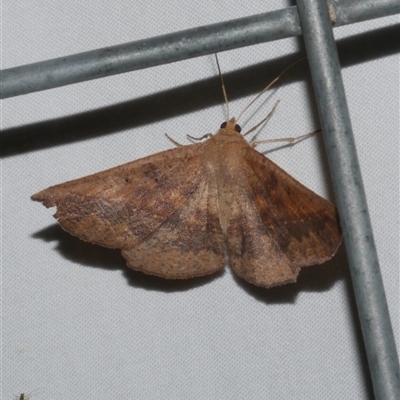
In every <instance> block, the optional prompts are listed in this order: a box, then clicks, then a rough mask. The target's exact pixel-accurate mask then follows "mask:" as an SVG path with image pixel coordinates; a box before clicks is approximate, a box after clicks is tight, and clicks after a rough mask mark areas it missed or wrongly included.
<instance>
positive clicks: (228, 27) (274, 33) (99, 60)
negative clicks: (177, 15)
mask: <svg viewBox="0 0 400 400" xmlns="http://www.w3.org/2000/svg"><path fill="white" fill-rule="evenodd" d="M366 4H368V5H367V6H366ZM332 7H333V8H332V11H333V16H334V17H333V18H334V21H336V22H335V25H334V26H335V27H336V26H341V25H345V24H351V23H354V22H360V21H364V20H366V19H371V18H378V17H382V16H386V15H392V14H396V13H399V12H400V3H399V2H398V0H381V1H379V2H374V1H373V0H369V1H365V0H357V1H352V2H349V1H348V0H340V1H339V0H335V1H333V2H332ZM300 34H301V29H300V23H299V18H298V13H297V8H296V7H289V8H286V9H283V10H277V11H272V12H268V13H264V14H259V15H254V16H251V17H246V18H241V19H236V20H232V21H228V22H221V23H217V24H213V25H208V26H203V27H198V28H194V29H188V30H185V31H180V32H176V33H171V34H168V35H163V36H157V37H153V38H150V39H145V40H141V41H136V42H130V43H125V44H121V45H117V46H112V47H106V48H103V49H98V50H92V51H87V52H84V53H79V54H74V55H70V56H66V57H60V58H56V59H52V60H47V61H41V62H37V63H33V64H27V65H23V66H19V67H14V68H9V69H4V70H3V71H1V78H0V79H1V87H0V98H1V99H5V98H8V97H13V96H19V95H22V94H27V93H32V92H37V91H40V90H46V89H51V88H55V87H59V86H65V85H70V84H73V83H78V82H83V81H86V80H91V79H97V78H102V77H106V76H111V75H115V74H120V73H123V72H128V71H134V70H138V69H142V68H147V67H152V66H156V65H161V64H166V63H171V62H175V61H179V60H183V59H188V58H193V57H199V56H203V55H206V54H212V53H218V52H222V51H226V50H231V49H235V48H239V47H245V46H249V45H254V44H258V43H262V42H268V41H273V40H278V39H283V38H287V37H292V36H298V35H300Z"/></svg>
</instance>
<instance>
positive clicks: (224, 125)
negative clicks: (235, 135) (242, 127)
mask: <svg viewBox="0 0 400 400" xmlns="http://www.w3.org/2000/svg"><path fill="white" fill-rule="evenodd" d="M226 125H227V122H226V121H225V122H223V123H222V124H221V127H220V128H221V129H224V128H226Z"/></svg>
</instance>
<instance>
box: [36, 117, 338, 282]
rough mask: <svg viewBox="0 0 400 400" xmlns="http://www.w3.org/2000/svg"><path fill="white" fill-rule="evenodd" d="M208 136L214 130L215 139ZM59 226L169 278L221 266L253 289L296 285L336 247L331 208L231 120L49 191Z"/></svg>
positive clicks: (44, 195)
mask: <svg viewBox="0 0 400 400" xmlns="http://www.w3.org/2000/svg"><path fill="white" fill-rule="evenodd" d="M210 136H211V135H210ZM32 200H35V201H40V202H42V203H43V204H44V205H45V206H46V207H54V206H55V207H57V212H56V214H55V215H54V217H55V218H56V219H57V220H58V222H59V223H60V224H61V226H62V227H63V228H64V229H65V230H66V231H68V232H69V233H71V234H72V235H74V236H77V237H79V238H80V239H83V240H85V241H88V242H91V243H95V244H98V245H101V246H105V247H110V248H119V249H121V250H122V255H123V256H124V258H125V259H126V261H127V264H128V266H129V267H130V268H132V269H134V270H140V271H143V272H145V273H146V274H152V275H157V276H161V277H164V278H169V279H186V278H192V277H196V276H202V275H207V274H211V273H214V272H216V271H219V270H221V269H223V268H224V267H225V262H226V256H227V258H228V260H229V264H230V265H231V267H232V268H233V270H234V272H235V273H236V274H237V275H238V276H240V277H241V278H243V279H245V280H246V281H248V282H251V283H252V284H254V285H257V286H263V287H271V286H275V285H282V284H285V283H289V282H295V281H296V278H297V275H298V273H299V271H300V269H301V268H302V267H306V266H309V265H313V264H321V263H323V262H325V261H327V260H329V259H330V258H331V257H332V256H333V255H334V254H335V252H336V250H337V248H338V246H339V244H340V241H341V233H340V227H339V222H338V217H337V211H336V208H335V206H334V205H333V204H332V203H330V202H329V201H327V200H325V199H323V198H322V197H320V196H318V195H317V194H315V193H313V192H312V191H311V190H309V189H307V188H306V187H305V186H303V185H302V184H301V183H299V182H298V181H296V180H295V179H294V178H292V177H291V176H290V175H288V174H287V173H286V172H285V171H283V170H282V169H281V168H279V167H278V166H277V165H276V164H274V163H273V162H272V161H270V160H269V159H268V158H266V157H265V156H264V155H262V154H261V153H259V152H258V151H256V150H255V149H254V148H253V147H252V146H250V145H249V144H248V143H247V141H246V140H245V139H244V138H243V136H242V135H241V134H240V127H239V126H238V125H236V120H235V118H231V119H230V120H229V121H227V122H226V123H224V124H222V125H221V128H220V129H219V130H218V132H217V133H216V134H215V135H214V136H211V137H210V138H209V139H208V140H206V141H205V142H202V143H197V144H192V145H187V146H180V147H177V148H174V149H171V150H167V151H163V152H161V153H157V154H154V155H151V156H148V157H145V158H142V159H139V160H136V161H133V162H130V163H128V164H124V165H121V166H118V167H115V168H111V169H109V170H106V171H103V172H99V173H96V174H93V175H89V176H86V177H83V178H80V179H76V180H73V181H70V182H66V183H62V184H59V185H56V186H52V187H49V188H48V189H45V190H43V191H41V192H39V193H37V194H35V195H33V196H32Z"/></svg>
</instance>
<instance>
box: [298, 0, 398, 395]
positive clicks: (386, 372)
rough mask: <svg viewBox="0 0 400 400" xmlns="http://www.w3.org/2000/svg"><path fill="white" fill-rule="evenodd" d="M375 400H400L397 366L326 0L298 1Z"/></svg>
mask: <svg viewBox="0 0 400 400" xmlns="http://www.w3.org/2000/svg"><path fill="white" fill-rule="evenodd" d="M297 5H298V12H299V16H300V23H301V27H302V31H303V37H304V42H305V45H306V50H307V54H308V59H309V63H310V67H311V73H312V79H313V85H314V90H315V95H316V98H317V104H318V111H319V115H320V119H321V124H322V130H323V134H324V141H325V146H326V149H327V153H328V162H329V166H330V170H331V175H332V181H333V186H334V191H335V195H336V202H337V205H338V209H339V213H340V221H341V225H342V230H343V238H344V242H345V246H346V250H347V254H348V260H349V264H350V270H351V276H352V281H353V287H354V292H355V297H356V302H357V308H358V313H359V317H360V321H361V329H362V332H363V337H364V342H365V347H366V351H367V357H368V362H369V368H370V372H371V376H372V382H373V386H374V392H375V396H376V399H379V400H386V399H391V400H395V399H400V382H399V361H398V357H397V352H396V346H395V341H394V336H393V331H392V327H391V323H390V318H389V312H388V308H387V303H386V297H385V292H384V288H383V282H382V277H381V274H380V270H379V263H378V256H377V253H376V248H375V243H374V239H373V235H372V229H371V223H370V219H369V214H368V209H367V203H366V198H365V193H364V187H363V183H362V178H361V172H360V167H359V164H358V159H357V153H356V148H355V143H354V137H353V132H352V128H351V122H350V116H349V111H348V108H347V103H346V98H345V92H344V87H343V82H342V77H341V73H340V65H339V59H338V55H337V50H336V45H335V40H334V37H333V30H332V26H331V21H330V18H329V13H328V7H327V4H326V1H325V0H297Z"/></svg>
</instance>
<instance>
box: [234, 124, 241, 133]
mask: <svg viewBox="0 0 400 400" xmlns="http://www.w3.org/2000/svg"><path fill="white" fill-rule="evenodd" d="M235 131H236V132H237V133H240V132H242V128H241V127H240V125H238V124H236V125H235Z"/></svg>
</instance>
